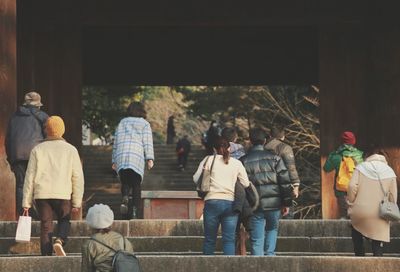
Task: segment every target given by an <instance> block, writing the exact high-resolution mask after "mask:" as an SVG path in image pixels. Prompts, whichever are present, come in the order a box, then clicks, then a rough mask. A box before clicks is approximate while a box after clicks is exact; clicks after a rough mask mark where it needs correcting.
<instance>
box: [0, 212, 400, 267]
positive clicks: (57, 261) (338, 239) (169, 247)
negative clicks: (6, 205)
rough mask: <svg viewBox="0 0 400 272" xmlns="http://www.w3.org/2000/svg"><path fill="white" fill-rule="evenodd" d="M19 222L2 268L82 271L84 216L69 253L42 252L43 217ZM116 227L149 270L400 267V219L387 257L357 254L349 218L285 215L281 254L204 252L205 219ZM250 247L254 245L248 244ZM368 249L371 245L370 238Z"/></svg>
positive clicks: (0, 241)
mask: <svg viewBox="0 0 400 272" xmlns="http://www.w3.org/2000/svg"><path fill="white" fill-rule="evenodd" d="M15 229H16V222H0V256H1V257H0V271H16V272H17V271H80V261H81V260H80V258H81V257H80V250H81V246H82V243H83V242H84V241H85V240H86V239H88V237H89V236H90V235H91V231H90V229H89V228H88V226H87V225H86V224H85V222H84V221H72V227H71V235H70V239H69V242H68V244H67V245H66V247H65V250H66V252H67V255H68V256H67V257H41V256H38V254H39V238H38V237H39V232H40V226H39V222H33V225H32V240H31V242H29V243H15V241H14V235H15ZM113 229H114V230H116V231H118V232H120V233H122V234H124V235H125V236H126V237H128V239H129V240H130V241H131V242H132V245H133V248H134V251H135V253H136V254H137V255H138V257H139V260H140V263H141V266H142V268H143V271H144V272H153V271H154V272H155V271H191V272H209V271H221V272H224V271H229V272H230V271H232V272H239V271H246V269H247V270H248V269H251V271H294V272H297V271H310V272H313V271H340V272H343V271H351V272H358V271H360V272H369V271H379V272H382V271H386V272H391V271H399V267H400V258H399V257H400V223H396V224H393V225H392V229H391V235H392V241H391V243H389V244H387V245H386V247H385V257H382V258H372V257H370V255H369V256H368V257H364V258H356V257H352V256H353V253H352V252H353V247H352V241H351V238H350V227H349V221H346V220H281V225H280V229H279V238H278V245H277V255H278V256H277V257H250V256H241V257H239V256H237V257H232V256H231V257H225V256H221V255H220V254H221V238H220V237H219V239H218V242H217V254H218V255H217V256H216V257H208V256H202V255H201V251H202V243H203V227H202V221H201V220H130V221H115V222H114V225H113ZM247 249H249V245H247ZM366 250H367V252H370V245H369V243H368V242H366ZM16 256H18V257H16Z"/></svg>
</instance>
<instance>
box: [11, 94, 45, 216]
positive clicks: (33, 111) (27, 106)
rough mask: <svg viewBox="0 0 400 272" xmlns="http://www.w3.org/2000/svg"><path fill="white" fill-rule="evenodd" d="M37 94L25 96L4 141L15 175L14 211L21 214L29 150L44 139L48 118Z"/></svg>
mask: <svg viewBox="0 0 400 272" xmlns="http://www.w3.org/2000/svg"><path fill="white" fill-rule="evenodd" d="M40 100H41V97H40V95H39V94H38V93H37V92H29V93H27V94H26V95H25V102H24V104H23V105H22V106H20V107H18V109H17V111H16V112H15V113H14V114H13V116H12V117H11V119H10V121H9V123H8V128H7V134H6V139H5V146H6V154H7V161H8V163H9V164H10V166H11V170H12V171H13V172H14V175H15V194H16V195H15V201H16V211H17V214H18V215H19V214H20V213H21V212H22V198H23V187H24V180H25V172H26V168H27V166H28V161H29V155H30V153H31V150H32V149H33V148H34V147H35V146H36V145H37V144H38V143H40V142H41V141H42V140H43V139H44V138H45V133H44V124H45V123H46V120H47V118H48V117H49V116H48V115H47V114H46V113H45V112H43V111H41V110H40V107H41V106H43V104H42V103H41V101H40Z"/></svg>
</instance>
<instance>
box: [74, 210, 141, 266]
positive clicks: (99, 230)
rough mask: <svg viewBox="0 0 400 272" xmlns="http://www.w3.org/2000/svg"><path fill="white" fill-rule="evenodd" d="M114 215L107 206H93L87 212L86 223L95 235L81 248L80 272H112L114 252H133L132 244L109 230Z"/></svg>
mask: <svg viewBox="0 0 400 272" xmlns="http://www.w3.org/2000/svg"><path fill="white" fill-rule="evenodd" d="M113 221H114V213H113V211H112V210H111V209H110V207H109V206H107V205H104V204H95V205H94V206H93V207H91V208H90V209H89V210H88V213H87V215H86V223H87V224H88V225H89V227H91V228H92V229H93V230H94V231H95V234H93V235H92V237H91V238H90V239H89V240H87V241H86V242H85V243H84V244H83V246H82V265H81V271H82V272H86V271H87V272H90V271H112V263H111V261H112V258H113V255H114V254H115V252H114V251H112V250H110V249H109V248H108V247H110V248H113V249H114V250H115V251H118V250H125V251H130V252H132V251H133V248H132V244H131V243H130V242H129V241H128V239H126V238H125V237H124V236H122V235H121V234H119V233H118V232H115V231H112V230H111V225H112V223H113Z"/></svg>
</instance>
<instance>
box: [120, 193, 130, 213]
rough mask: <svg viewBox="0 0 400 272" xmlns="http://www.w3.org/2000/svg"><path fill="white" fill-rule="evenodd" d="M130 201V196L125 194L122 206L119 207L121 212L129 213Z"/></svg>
mask: <svg viewBox="0 0 400 272" xmlns="http://www.w3.org/2000/svg"><path fill="white" fill-rule="evenodd" d="M128 202H129V198H128V197H127V196H124V197H123V198H122V203H121V206H120V207H119V209H120V212H121V214H123V215H125V214H127V213H128Z"/></svg>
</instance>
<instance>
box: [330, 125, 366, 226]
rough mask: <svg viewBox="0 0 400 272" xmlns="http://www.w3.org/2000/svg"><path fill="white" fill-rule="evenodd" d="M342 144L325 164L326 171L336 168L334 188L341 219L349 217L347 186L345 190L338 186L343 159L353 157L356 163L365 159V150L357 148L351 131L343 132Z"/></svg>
mask: <svg viewBox="0 0 400 272" xmlns="http://www.w3.org/2000/svg"><path fill="white" fill-rule="evenodd" d="M341 142H342V144H341V145H340V146H339V148H338V149H336V150H335V151H333V152H331V153H330V154H329V156H328V159H327V160H326V162H325V164H324V171H325V172H331V171H333V170H335V179H334V182H333V190H334V191H335V196H336V199H337V204H338V206H339V216H340V218H341V219H346V218H347V207H348V205H347V199H346V197H347V188H346V189H345V190H339V188H337V182H336V181H337V177H338V174H339V168H340V165H341V163H342V161H343V158H345V157H346V158H352V159H353V162H354V164H355V165H357V164H359V163H361V162H362V161H363V152H362V151H360V150H359V149H357V148H356V147H355V146H354V145H355V144H356V136H355V135H354V133H353V132H351V131H345V132H343V133H342V134H341Z"/></svg>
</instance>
